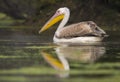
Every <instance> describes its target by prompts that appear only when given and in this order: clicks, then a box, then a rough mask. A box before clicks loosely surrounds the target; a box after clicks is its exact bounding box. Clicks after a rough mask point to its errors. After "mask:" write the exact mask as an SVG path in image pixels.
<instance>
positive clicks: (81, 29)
mask: <svg viewBox="0 0 120 82" xmlns="http://www.w3.org/2000/svg"><path fill="white" fill-rule="evenodd" d="M105 34H106V33H105V32H104V31H103V30H102V29H100V28H99V27H98V26H97V25H96V24H95V23H94V22H92V21H87V22H80V23H76V24H72V25H69V26H66V27H64V28H63V29H61V30H60V31H59V34H58V35H56V36H57V37H58V38H72V37H82V36H83V37H84V36H99V37H100V36H101V37H102V35H105Z"/></svg>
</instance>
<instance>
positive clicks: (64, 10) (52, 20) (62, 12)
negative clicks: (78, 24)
mask: <svg viewBox="0 0 120 82" xmlns="http://www.w3.org/2000/svg"><path fill="white" fill-rule="evenodd" d="M67 12H69V9H68V8H67V7H62V8H59V9H58V10H57V11H56V13H55V14H54V15H53V16H52V17H51V18H50V20H49V21H48V22H47V23H46V24H45V25H44V26H43V27H42V28H41V30H40V31H39V33H41V32H43V31H45V30H47V29H48V28H50V27H51V26H53V25H54V24H55V23H57V22H59V21H60V20H62V19H63V18H64V17H65V14H66V13H67Z"/></svg>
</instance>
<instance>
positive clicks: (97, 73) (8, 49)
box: [0, 29, 120, 82]
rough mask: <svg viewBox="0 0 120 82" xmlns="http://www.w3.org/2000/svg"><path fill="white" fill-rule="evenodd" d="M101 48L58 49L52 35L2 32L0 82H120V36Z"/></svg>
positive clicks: (110, 34) (107, 41)
mask: <svg viewBox="0 0 120 82" xmlns="http://www.w3.org/2000/svg"><path fill="white" fill-rule="evenodd" d="M108 34H109V37H108V38H106V39H105V40H104V41H103V42H102V44H101V45H86V46H84V45H79V46H69V47H65V46H64V47H63V46H57V45H55V44H53V43H52V36H50V34H49V33H48V34H42V35H38V34H29V33H26V32H24V31H20V30H10V29H1V30H0V82H67V81H70V82H83V81H84V82H119V81H120V78H119V77H120V71H119V70H120V38H119V37H120V33H119V31H118V32H117V31H115V32H111V31H108Z"/></svg>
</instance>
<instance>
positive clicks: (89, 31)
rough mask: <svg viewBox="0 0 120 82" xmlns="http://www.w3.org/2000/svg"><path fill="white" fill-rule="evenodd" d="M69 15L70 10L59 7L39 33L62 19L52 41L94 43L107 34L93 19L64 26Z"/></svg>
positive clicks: (58, 42) (59, 42)
mask: <svg viewBox="0 0 120 82" xmlns="http://www.w3.org/2000/svg"><path fill="white" fill-rule="evenodd" d="M69 17H70V10H69V9H68V8H67V7H63V8H59V9H58V10H57V11H56V13H55V14H54V15H53V17H52V18H51V19H50V20H49V21H48V22H47V23H46V24H45V25H44V26H43V27H42V28H41V30H40V31H39V33H41V32H43V31H45V30H47V29H48V28H50V27H51V26H52V25H54V24H55V23H57V22H59V21H60V20H62V21H61V23H60V24H59V26H58V28H57V30H56V32H55V34H54V37H53V41H54V43H57V44H61V43H65V44H66V43H69V44H76V43H77V44H81V43H96V42H100V41H102V40H103V38H104V37H106V36H107V35H106V32H105V31H104V30H102V29H101V28H100V27H99V26H97V24H95V23H94V22H93V21H85V22H80V23H75V24H71V25H68V26H65V24H66V23H67V22H68V20H69ZM64 26H65V27H64Z"/></svg>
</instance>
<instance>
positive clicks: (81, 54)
mask: <svg viewBox="0 0 120 82" xmlns="http://www.w3.org/2000/svg"><path fill="white" fill-rule="evenodd" d="M55 52H56V54H57V55H58V56H61V55H62V56H64V57H65V59H66V60H70V61H79V62H81V63H92V62H95V61H96V60H98V59H99V58H100V57H101V56H102V55H104V53H105V47H103V46H69V47H62V46H60V47H57V48H55Z"/></svg>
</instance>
